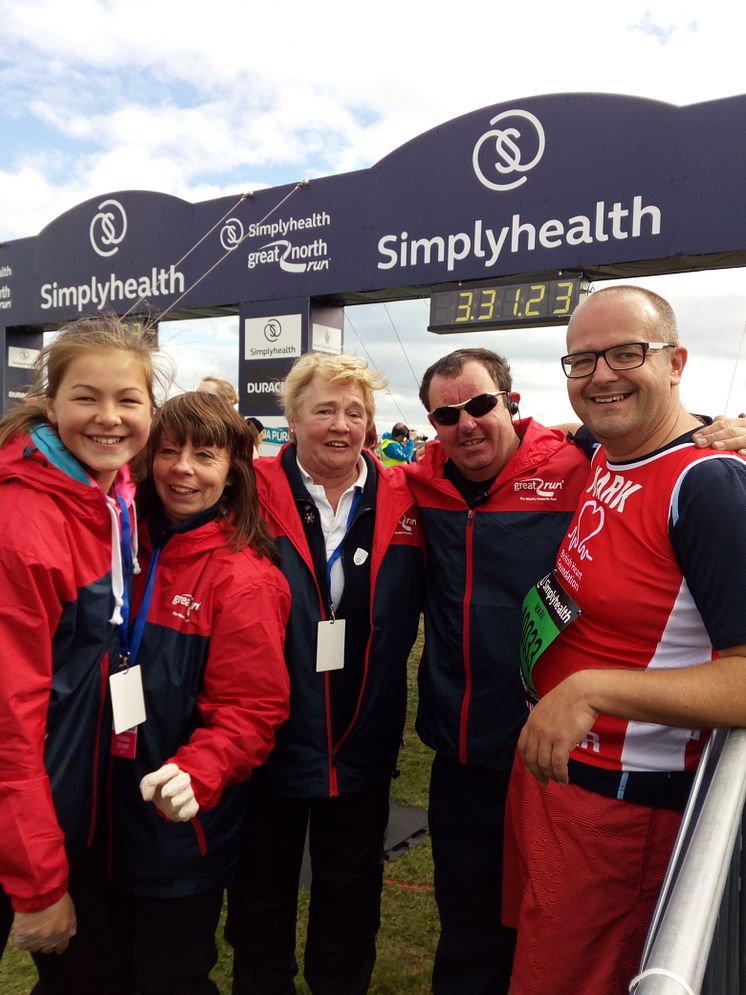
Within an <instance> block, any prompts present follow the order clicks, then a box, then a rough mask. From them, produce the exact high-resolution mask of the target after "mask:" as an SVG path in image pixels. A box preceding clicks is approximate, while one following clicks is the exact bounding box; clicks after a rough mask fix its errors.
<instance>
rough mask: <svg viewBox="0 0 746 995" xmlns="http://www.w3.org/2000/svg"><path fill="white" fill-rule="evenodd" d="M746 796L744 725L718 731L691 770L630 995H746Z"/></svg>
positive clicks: (745, 741) (745, 740)
mask: <svg viewBox="0 0 746 995" xmlns="http://www.w3.org/2000/svg"><path fill="white" fill-rule="evenodd" d="M744 797H746V729H730V730H728V729H719V730H717V731H716V732H715V733H714V734H713V735H712V736H711V738H710V742H709V743H708V746H707V748H706V750H705V753H704V754H703V756H702V760H701V762H700V765H699V769H698V771H697V776H696V778H695V782H694V786H693V787H692V792H691V796H690V798H689V803H688V805H687V808H686V812H685V813H684V818H683V820H682V824H681V830H680V832H679V835H678V838H677V841H676V846H675V847H674V851H673V854H672V857H671V862H670V864H669V868H668V872H667V874H666V878H665V881H664V883H663V887H662V889H661V895H660V898H659V900H658V904H657V906H656V909H655V913H654V914H653V919H652V922H651V925H650V930H649V932H648V938H647V941H646V944H645V950H644V952H643V956H642V961H641V966H640V974H639V975H638V976H637V979H636V980H635V982H634V983H632V984H631V985H630V992H632V993H634V995H684V993H685V995H746V942H743V941H742V935H741V934H742V933H743V932H744V929H743V928H742V926H746V896H745V895H744V893H743V892H742V890H741V888H740V881H741V876H742V871H743V869H744V868H743V852H742V847H741V837H742V828H743V820H744ZM744 891H746V889H744Z"/></svg>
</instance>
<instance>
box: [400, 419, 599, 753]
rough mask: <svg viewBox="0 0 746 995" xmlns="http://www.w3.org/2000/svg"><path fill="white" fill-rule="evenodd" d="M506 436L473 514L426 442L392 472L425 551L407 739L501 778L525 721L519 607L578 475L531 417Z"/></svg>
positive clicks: (570, 506)
mask: <svg viewBox="0 0 746 995" xmlns="http://www.w3.org/2000/svg"><path fill="white" fill-rule="evenodd" d="M516 430H517V432H518V434H519V436H520V437H521V444H520V446H519V447H518V449H517V450H516V452H515V454H514V455H513V456H512V457H511V459H510V460H509V461H508V463H507V464H506V466H505V467H504V468H503V469H502V471H501V472H500V474H499V475H498V477H497V479H496V480H495V481H494V483H493V484H492V486H491V487H490V489H489V491H488V493H487V494H486V495H485V497H484V500H483V501H482V502H481V503H480V504H479V505H478V506H477V507H473V508H469V506H468V505H467V503H466V502H465V500H464V499H463V497H462V496H461V495H460V494H459V492H458V490H457V489H456V487H455V486H454V485H453V484H452V483H451V481H450V480H448V479H447V478H446V477H445V476H444V466H445V463H446V456H445V453H444V451H443V448H442V446H441V445H440V443H439V442H437V441H434V442H430V443H428V445H427V447H426V448H425V452H424V454H423V456H422V458H421V459H420V460H419V461H418V462H417V463H414V464H411V465H410V466H408V467H406V468H405V470H404V473H403V474H402V476H404V477H405V478H406V479H407V481H408V483H409V486H410V488H411V491H412V494H413V495H414V498H415V501H416V503H417V506H418V508H419V511H420V522H421V525H422V530H423V532H424V536H425V545H426V550H427V571H428V576H427V581H428V582H427V593H426V600H425V647H424V652H423V657H422V662H421V665H420V671H419V707H418V711H417V732H418V734H419V736H420V738H421V739H422V741H423V742H424V743H426V744H427V745H428V746H430V747H432V748H433V749H434V750H437V751H438V752H439V753H442V754H444V755H445V756H447V757H450V758H451V759H453V760H457V761H460V762H461V763H468V764H473V765H475V766H478V767H486V768H490V769H493V770H508V769H510V767H511V765H512V762H513V754H514V752H515V745H516V742H517V739H518V734H519V732H520V730H521V728H522V726H523V724H524V723H525V721H526V718H527V717H528V707H527V704H526V695H525V692H524V690H523V685H522V683H521V677H520V664H519V646H520V635H521V605H522V603H523V599H524V597H525V595H526V593H527V592H528V590H529V589H530V588H531V587H532V585H533V584H534V583H535V582H536V578H537V577H541V576H543V575H544V574H546V573H548V572H549V571H550V570H551V569H552V567H553V566H554V561H555V558H556V555H557V549H558V548H559V544H560V542H561V541H562V538H563V537H564V534H565V532H566V530H567V526H568V524H569V522H570V519H571V518H572V516H573V514H574V512H575V509H576V507H577V503H578V498H579V495H580V492H581V490H582V487H583V484H584V482H585V478H586V476H587V474H588V459H587V457H586V456H585V455H584V454H583V453H582V452H581V451H580V450H579V449H578V448H577V447H575V446H574V445H572V443H570V442H568V441H567V438H566V437H565V435H564V434H563V433H562V432H559V431H556V430H552V429H548V428H544V427H543V426H542V425H539V424H538V423H537V422H535V421H533V419H531V418H527V419H524V420H523V421H520V422H517V423H516ZM400 472H401V471H400Z"/></svg>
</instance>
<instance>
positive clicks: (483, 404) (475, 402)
mask: <svg viewBox="0 0 746 995" xmlns="http://www.w3.org/2000/svg"><path fill="white" fill-rule="evenodd" d="M501 394H505V396H506V397H507V396H508V392H507V390H496V391H495V392H494V393H492V394H477V396H476V397H470V398H468V400H466V401H461V402H460V403H459V404H445V405H444V406H443V407H442V408H433V410H432V411H428V415H429V416H430V418H432V420H433V421H434V422H435V423H436V424H437V425H455V424H456V422H457V421H458V420H459V418H460V417H461V409H462V408H463V410H464V411H466V413H467V414H468V415H471V416H472V418H481V417H482V415H486V414H489V412H490V411H492V409H493V408H494V407H495V405H496V404H497V399H498V397H499V396H500V395H501Z"/></svg>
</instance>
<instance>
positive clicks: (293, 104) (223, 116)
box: [0, 0, 746, 425]
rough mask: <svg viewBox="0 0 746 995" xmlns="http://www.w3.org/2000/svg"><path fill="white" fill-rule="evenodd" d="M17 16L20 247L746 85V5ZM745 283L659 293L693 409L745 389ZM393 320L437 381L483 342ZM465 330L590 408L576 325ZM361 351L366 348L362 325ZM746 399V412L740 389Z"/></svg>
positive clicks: (183, 1)
mask: <svg viewBox="0 0 746 995" xmlns="http://www.w3.org/2000/svg"><path fill="white" fill-rule="evenodd" d="M0 24H2V26H3V61H2V65H0V86H2V89H3V94H4V102H3V106H2V108H0V140H2V148H3V152H4V155H3V162H2V169H1V170H0V239H11V238H20V237H23V236H29V235H34V234H36V233H37V232H38V231H40V230H41V229H42V228H43V227H44V226H45V225H47V224H49V223H50V222H51V221H53V220H54V219H55V218H56V217H57V216H59V215H60V214H62V213H63V212H64V211H66V210H68V209H70V208H71V207H74V206H75V205H76V204H78V203H80V202H82V201H84V200H87V199H89V198H91V197H95V196H99V195H103V194H106V193H108V192H112V191H115V190H122V189H146V190H155V191H162V192H164V193H169V194H172V195H174V196H178V197H182V198H184V199H186V200H190V201H195V202H196V201H200V200H207V199H211V198H214V197H220V196H224V195H228V194H238V193H240V192H242V191H245V190H251V189H256V188H259V187H262V186H275V185H279V184H280V183H285V182H291V181H294V180H297V179H302V178H305V177H316V176H323V175H329V174H333V173H338V172H344V171H347V170H352V169H359V168H365V167H368V166H371V165H373V164H374V163H375V162H377V161H378V160H380V159H381V158H382V157H384V156H386V155H388V154H389V153H390V152H392V151H393V150H394V149H395V148H397V147H398V146H399V145H401V144H403V143H405V142H408V141H410V140H411V139H413V138H415V137H417V136H418V135H419V134H421V133H422V132H424V131H426V130H428V129H430V128H433V127H437V126H438V125H440V124H442V123H444V122H446V121H448V120H450V119H451V118H454V117H457V116H459V115H461V114H465V113H468V112H470V111H472V110H476V109H478V108H481V107H485V106H488V105H491V104H494V103H498V102H503V101H506V100H511V99H515V100H518V99H520V98H521V97H523V96H528V95H533V94H542V93H551V92H572V91H590V92H613V93H626V94H631V95H640V96H645V97H648V98H654V99H658V100H664V101H669V102H672V103H677V104H686V103H692V102H696V101H702V100H708V99H715V98H720V97H725V96H728V95H730V94H736V93H741V92H743V89H744V87H743V57H742V51H741V49H742V44H743V37H744V36H745V35H746V5H743V4H741V5H734V4H732V3H731V2H730V0H727V2H726V0H711V2H709V3H708V4H705V5H703V4H702V3H701V2H699V0H653V2H645V0H628V2H627V3H625V4H603V5H596V7H594V8H593V9H592V10H591V9H588V10H585V11H578V10H575V9H572V10H570V9H569V8H562V7H558V6H557V4H556V3H554V2H549V0H544V2H536V0H524V2H523V3H521V4H517V5H515V4H514V5H507V6H506V5H504V4H486V3H484V2H483V0H460V2H459V3H452V4H444V3H440V4H432V3H425V2H423V0H411V2H409V3H402V2H401V0H396V2H394V0H379V2H378V3H377V4H376V5H375V7H374V8H365V7H359V6H358V7H356V6H354V5H351V4H350V3H349V2H348V0H347V2H342V0H324V2H317V3H315V4H308V3H307V2H305V0H303V2H301V0H285V2H283V3H281V4H277V3H276V4H261V5H258V4H247V3H246V2H245V0H211V2H210V3H209V4H205V3H204V2H203V0H179V2H176V0H158V2H155V3H154V2H153V0H68V2H67V3H65V4H61V3H59V2H58V0H24V2H23V3H18V2H17V0H0ZM696 140H697V136H696V135H693V136H692V141H696ZM743 276H744V274H743V271H734V272H730V273H728V272H724V273H721V274H709V275H706V274H698V275H690V276H680V277H675V278H665V279H666V280H670V281H673V282H670V283H666V282H664V283H656V289H659V290H660V288H661V287H664V288H665V287H670V288H671V297H672V301H673V302H674V305H675V307H676V310H677V312H678V313H679V314H680V316H681V320H682V331H683V332H685V338H687V340H689V341H690V342H691V345H692V362H691V377H690V371H689V370H688V371H687V380H688V382H687V383H686V387H687V390H688V391H689V392H690V393H689V394H688V397H690V398H691V401H688V403H691V405H692V406H694V407H697V406H698V409H700V410H710V411H712V409H713V407H716V406H718V405H719V404H720V402H721V400H722V403H723V404H724V403H725V399H726V397H727V395H728V391H729V385H730V382H731V380H732V379H733V369H734V365H735V357H736V355H737V352H738V343H739V341H740V337H741V335H742V331H743V322H744V317H745V316H746V296H745V293H744V279H743ZM661 279H663V278H661ZM682 288H683V289H682ZM661 292H663V293H664V295H667V292H666V290H665V289H663V290H662V291H661ZM376 307H378V308H379V311H378V312H376ZM389 309H390V316H391V318H392V319H393V321H394V323H395V325H396V328H397V331H398V332H399V335H400V336H401V339H402V341H403V342H404V345H405V348H406V352H407V357H408V360H409V363H411V365H412V366H413V367H414V369H415V370H416V371H417V372H418V373H421V372H422V371H423V370H424V368H425V367H426V366H427V365H428V364H429V363H430V362H432V360H433V359H434V358H435V356H436V355H438V354H439V353H442V352H445V351H448V350H450V349H451V348H455V347H456V346H457V345H460V344H466V342H465V341H464V339H463V337H459V340H458V341H457V337H456V336H446V337H442V338H438V337H436V336H433V335H431V334H430V333H428V332H426V330H425V328H426V324H427V313H426V307H425V304H424V303H423V302H421V301H415V302H405V303H402V304H391V305H389ZM348 312H349V316H350V319H351V321H352V322H354V323H355V327H357V328H358V329H359V331H360V334H361V336H362V338H363V340H364V341H365V344H366V346H367V348H368V349H369V350H370V352H371V355H373V356H374V358H375V359H376V361H378V362H381V363H382V364H383V365H385V366H386V368H387V369H388V370H389V372H390V373H391V378H392V386H391V395H392V396H391V398H389V399H384V400H383V401H382V402H381V411H382V412H384V411H385V417H384V415H383V414H382V416H381V417H382V419H383V424H384V425H385V422H386V421H387V420H389V418H388V415H389V414H390V415H391V419H390V420H391V421H392V423H393V421H394V420H397V419H398V418H399V417H401V415H400V413H399V408H401V409H403V410H404V412H405V416H406V419H407V420H412V421H414V420H415V418H416V417H418V418H421V412H420V409H419V402H418V401H417V400H416V389H415V384H414V383H413V377H412V373H411V371H410V370H409V364H408V363H407V361H406V360H405V358H404V356H403V355H402V347H401V346H400V344H399V342H398V341H397V339H396V336H395V334H394V332H393V330H392V329H391V327H390V321H389V318H388V317H387V316H386V315H385V314H383V315H382V314H381V313H380V306H378V305H374V306H372V307H371V308H369V309H368V317H365V316H364V315H363V312H362V311H360V310H357V309H348ZM200 327H201V328H204V327H205V326H200ZM184 334H185V337H184V338H183V339H182V340H181V342H180V344H179V345H178V348H179V350H180V358H181V360H182V364H183V368H184V370H185V371H186V372H185V375H184V376H185V380H186V381H187V382H188V381H189V380H190V378H193V377H197V378H198V379H199V377H201V376H202V375H204V370H205V369H207V372H221V373H222V374H223V375H226V376H229V377H230V376H231V364H233V368H234V369H236V368H237V360H236V359H235V355H234V358H233V359H231V358H230V357H231V350H234V349H237V346H235V344H231V340H230V338H224V337H221V335H219V334H218V332H217V331H214V330H210V332H209V334H208V335H207V336H206V337H205V341H206V344H205V343H203V342H202V340H201V339H199V340H197V339H196V338H195V336H197V334H198V333H197V332H196V330H195V328H191V329H189V330H188V334H187V332H185V333H184ZM200 334H202V333H200ZM221 334H222V333H221ZM466 338H468V339H470V340H474V341H473V342H469V344H489V345H490V346H491V347H493V348H496V349H498V351H504V352H506V353H507V354H508V355H509V356H510V358H511V360H512V362H513V370H514V375H515V377H516V382H517V385H518V388H519V389H521V390H522V392H523V395H524V406H525V409H526V410H531V411H533V412H535V413H537V414H539V415H540V416H541V417H544V418H546V419H548V420H563V419H564V418H567V417H569V415H568V413H567V410H566V408H565V405H566V402H565V401H564V394H563V392H564V384H563V383H562V382H561V381H559V380H558V379H557V376H556V375H557V374H559V376H561V373H560V372H559V368H558V367H557V368H556V369H555V367H554V365H553V364H554V363H555V361H556V356H558V355H559V354H560V352H561V348H558V347H557V344H558V343H561V333H560V332H558V331H557V330H556V329H554V330H543V331H526V332H517V333H494V334H486V335H482V336H468V337H466ZM347 342H348V347H349V346H350V345H353V346H354V345H355V338H354V334H351V333H349V334H348V340H347ZM224 357H227V358H225V359H224ZM216 364H217V365H218V368H217V369H213V367H214V366H215V365H216ZM208 367H209V369H208ZM702 371H704V375H703V373H702ZM234 375H235V374H234ZM185 385H193V384H187V383H185ZM731 403H732V405H733V406H735V407H736V408H737V409H738V410H741V409H742V408H744V407H746V383H742V382H739V381H738V378H736V380H735V381H734V386H733V400H732V402H731ZM384 405H387V407H385V408H384Z"/></svg>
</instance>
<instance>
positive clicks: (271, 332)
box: [264, 318, 282, 342]
mask: <svg viewBox="0 0 746 995" xmlns="http://www.w3.org/2000/svg"><path fill="white" fill-rule="evenodd" d="M281 335H282V325H281V324H280V322H279V321H278V320H277V318H270V319H269V321H268V322H267V324H266V325H265V326H264V337H265V339H266V340H267V342H276V341H277V340H278V339H279V337H280V336H281Z"/></svg>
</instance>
